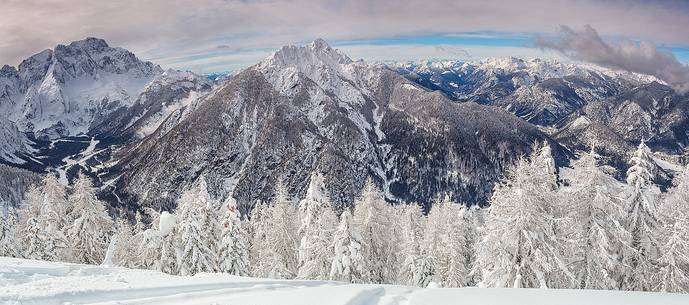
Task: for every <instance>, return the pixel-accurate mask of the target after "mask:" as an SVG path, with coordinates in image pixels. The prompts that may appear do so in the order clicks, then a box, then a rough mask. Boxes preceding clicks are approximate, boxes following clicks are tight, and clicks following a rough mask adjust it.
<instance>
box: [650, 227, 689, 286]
mask: <svg viewBox="0 0 689 305" xmlns="http://www.w3.org/2000/svg"><path fill="white" fill-rule="evenodd" d="M664 233H665V235H666V242H665V243H664V244H663V245H662V246H661V250H662V251H661V253H662V255H661V256H660V258H658V262H657V263H658V265H659V267H658V270H657V274H656V275H655V276H654V277H653V278H654V282H655V283H656V286H655V287H652V288H653V289H654V290H656V291H661V292H680V293H687V292H689V254H688V253H689V228H688V224H687V222H685V221H674V222H672V223H668V224H667V225H666V227H665V228H664Z"/></svg>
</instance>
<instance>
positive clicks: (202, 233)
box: [177, 177, 217, 275]
mask: <svg viewBox="0 0 689 305" xmlns="http://www.w3.org/2000/svg"><path fill="white" fill-rule="evenodd" d="M209 201H210V196H209V195H208V191H207V187H206V182H205V179H204V178H203V177H202V178H201V179H199V182H198V183H197V184H196V185H195V186H194V187H193V188H191V189H190V190H187V191H185V192H184V193H182V195H181V196H180V198H179V201H178V204H177V205H178V207H179V208H178V211H179V212H178V213H179V215H178V217H179V224H178V225H177V229H178V230H179V231H178V232H179V234H178V240H179V242H180V248H181V250H182V252H181V256H180V258H179V274H180V275H194V274H196V273H199V272H213V271H215V270H217V265H216V259H217V252H214V250H213V240H212V239H213V238H215V237H213V236H208V235H206V234H209V233H208V232H209V231H208V228H207V227H205V226H204V219H206V216H204V214H205V213H207V212H208V209H207V205H208V202H209Z"/></svg>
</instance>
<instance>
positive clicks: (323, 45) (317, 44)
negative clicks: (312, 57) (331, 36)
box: [308, 38, 331, 50]
mask: <svg viewBox="0 0 689 305" xmlns="http://www.w3.org/2000/svg"><path fill="white" fill-rule="evenodd" d="M308 47H309V48H310V49H313V50H327V49H331V47H330V45H329V44H328V43H327V42H326V41H325V40H324V39H323V38H316V40H314V41H312V42H311V43H309V44H308Z"/></svg>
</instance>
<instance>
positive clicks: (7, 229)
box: [0, 202, 20, 257]
mask: <svg viewBox="0 0 689 305" xmlns="http://www.w3.org/2000/svg"><path fill="white" fill-rule="evenodd" d="M16 225H17V219H16V216H15V211H14V209H13V208H10V207H8V206H7V205H6V203H4V202H3V205H2V210H0V256H7V257H19V255H20V253H19V247H18V242H17V240H16V239H15V235H16V232H15V231H14V228H15V226H16Z"/></svg>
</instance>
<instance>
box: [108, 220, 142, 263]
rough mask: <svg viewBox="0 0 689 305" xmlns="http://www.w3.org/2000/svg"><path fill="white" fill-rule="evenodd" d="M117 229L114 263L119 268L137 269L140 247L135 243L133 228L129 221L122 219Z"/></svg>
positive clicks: (116, 223)
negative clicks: (138, 249)
mask: <svg viewBox="0 0 689 305" xmlns="http://www.w3.org/2000/svg"><path fill="white" fill-rule="evenodd" d="M115 228H116V229H115V235H114V236H113V238H114V239H115V244H116V248H115V251H114V253H113V263H115V265H117V266H122V267H127V268H136V267H137V266H136V261H137V259H138V257H137V255H136V247H137V246H138V245H137V244H136V243H135V242H134V234H133V232H132V226H131V225H130V224H129V221H128V220H127V219H125V218H124V217H120V218H119V219H117V221H116V222H115Z"/></svg>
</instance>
